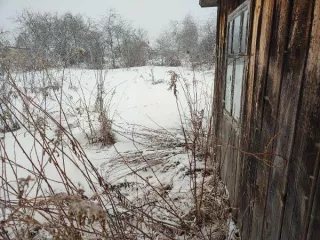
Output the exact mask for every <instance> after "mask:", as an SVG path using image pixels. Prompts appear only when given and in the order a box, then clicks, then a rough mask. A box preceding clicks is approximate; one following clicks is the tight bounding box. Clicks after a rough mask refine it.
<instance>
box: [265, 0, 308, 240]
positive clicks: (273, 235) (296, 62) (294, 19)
mask: <svg viewBox="0 0 320 240" xmlns="http://www.w3.org/2000/svg"><path fill="white" fill-rule="evenodd" d="M290 4H293V5H292V11H291V15H290V23H291V25H290V28H289V37H288V45H287V50H286V51H287V54H286V56H285V61H284V68H283V77H282V82H281V93H280V99H279V109H278V121H277V127H276V132H280V133H281V134H280V135H279V137H278V138H277V139H276V142H275V153H276V154H279V155H280V156H283V157H284V158H285V159H288V160H290V161H289V164H290V165H285V167H284V168H272V172H271V174H270V182H269V185H270V187H269V195H268V201H267V203H268V204H271V205H270V208H271V209H274V211H273V214H272V215H270V222H271V224H272V226H270V233H269V234H270V239H279V238H280V232H281V229H282V225H283V224H284V223H285V222H287V223H288V221H291V219H290V220H289V219H287V221H283V212H284V207H286V208H287V206H285V205H286V204H287V201H286V200H287V199H286V196H287V183H288V179H290V185H292V186H293V185H294V184H293V181H294V180H293V179H292V178H288V168H296V167H297V166H296V165H295V164H294V163H293V162H292V159H291V157H292V149H293V142H294V138H295V130H296V122H297V113H298V107H299V101H300V94H301V86H302V79H303V74H304V70H305V63H306V57H307V50H308V43H309V30H310V20H311V8H312V1H307V2H306V1H303V0H294V1H290ZM280 156H277V157H275V158H274V162H273V163H274V165H281V164H283V162H284V159H283V158H282V157H280ZM287 233H288V230H287ZM283 237H284V238H283V239H291V238H288V237H287V236H283ZM281 238H282V236H281Z"/></svg>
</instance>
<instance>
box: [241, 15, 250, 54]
mask: <svg viewBox="0 0 320 240" xmlns="http://www.w3.org/2000/svg"><path fill="white" fill-rule="evenodd" d="M243 14H244V15H243V25H242V38H241V52H243V53H244V52H246V50H247V27H248V10H246V11H245V12H244V13H243Z"/></svg>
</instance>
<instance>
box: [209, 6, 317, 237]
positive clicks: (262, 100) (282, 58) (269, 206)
mask: <svg viewBox="0 0 320 240" xmlns="http://www.w3.org/2000/svg"><path fill="white" fill-rule="evenodd" d="M241 2H243V1H240V0H236V1H231V0H220V7H219V10H218V21H219V24H218V29H217V31H218V34H217V35H218V39H217V68H216V80H215V99H214V109H213V111H214V122H215V125H214V126H215V129H214V132H215V136H214V140H215V144H214V147H215V153H216V154H215V156H216V160H218V161H219V162H220V170H221V177H222V178H223V180H224V181H225V182H226V183H227V187H228V190H229V193H230V200H231V201H230V202H231V205H232V207H234V208H235V209H236V210H237V211H235V216H236V218H237V220H238V226H239V227H240V228H241V233H242V239H244V240H247V239H252V240H257V239H263V240H264V239H272V240H274V239H288V240H292V239H320V0H251V1H250V11H251V13H250V23H249V25H250V26H249V29H250V31H249V38H248V39H249V42H248V44H249V45H248V46H249V52H248V64H247V67H246V71H245V73H246V74H245V75H246V79H245V81H244V86H243V89H244V92H243V95H242V99H243V106H242V117H241V121H240V123H239V126H238V127H233V125H232V124H230V123H228V122H227V121H226V119H225V117H224V113H223V98H224V91H225V89H224V88H225V76H224V75H225V66H224V65H225V47H226V27H227V17H228V15H229V14H230V13H231V12H232V11H233V10H235V9H236V8H237V6H239V5H240V4H241ZM228 134H229V135H230V136H229V135H228Z"/></svg>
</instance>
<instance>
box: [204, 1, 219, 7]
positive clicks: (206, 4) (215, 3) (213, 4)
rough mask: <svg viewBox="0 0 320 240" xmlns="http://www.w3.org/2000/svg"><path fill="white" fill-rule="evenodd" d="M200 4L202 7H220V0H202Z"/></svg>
mask: <svg viewBox="0 0 320 240" xmlns="http://www.w3.org/2000/svg"><path fill="white" fill-rule="evenodd" d="M199 4H200V6H201V7H218V5H219V0H200V1H199Z"/></svg>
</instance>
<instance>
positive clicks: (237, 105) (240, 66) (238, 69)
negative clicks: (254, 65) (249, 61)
mask: <svg viewBox="0 0 320 240" xmlns="http://www.w3.org/2000/svg"><path fill="white" fill-rule="evenodd" d="M243 70H244V57H240V58H238V59H237V60H236V65H235V76H234V93H233V94H234V95H233V103H232V106H233V107H232V116H233V117H234V118H235V119H236V120H239V119H240V110H241V94H242V80H243Z"/></svg>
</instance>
